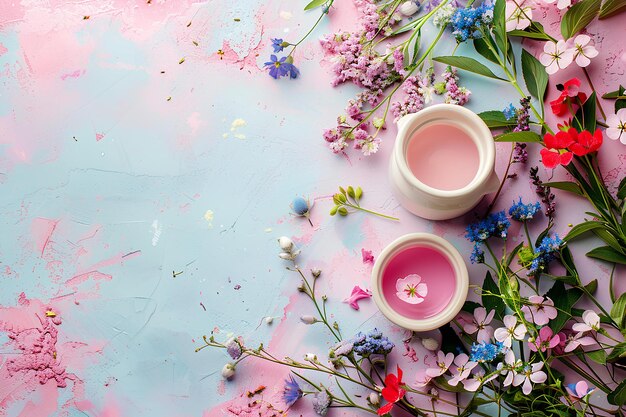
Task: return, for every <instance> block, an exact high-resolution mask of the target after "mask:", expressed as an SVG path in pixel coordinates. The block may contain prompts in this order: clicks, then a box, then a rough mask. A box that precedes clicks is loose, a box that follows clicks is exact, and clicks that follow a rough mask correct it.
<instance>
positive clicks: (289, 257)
mask: <svg viewBox="0 0 626 417" xmlns="http://www.w3.org/2000/svg"><path fill="white" fill-rule="evenodd" d="M278 257H279V258H280V259H284V260H286V261H292V260H293V254H291V253H287V252H281V253H279V254H278Z"/></svg>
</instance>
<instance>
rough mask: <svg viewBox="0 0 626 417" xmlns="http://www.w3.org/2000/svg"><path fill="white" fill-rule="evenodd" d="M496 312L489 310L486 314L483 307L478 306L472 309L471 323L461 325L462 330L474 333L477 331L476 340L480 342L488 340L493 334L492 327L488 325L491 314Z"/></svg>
mask: <svg viewBox="0 0 626 417" xmlns="http://www.w3.org/2000/svg"><path fill="white" fill-rule="evenodd" d="M494 314H496V311H495V310H491V311H490V312H489V314H487V309H486V308H485V307H478V308H476V309H475V310H474V317H473V320H472V322H471V323H466V324H465V325H464V326H463V331H464V332H465V333H467V334H474V333H476V332H478V335H477V336H476V340H477V341H478V342H479V343H480V342H485V341H489V339H491V337H492V336H493V327H491V326H489V323H491V320H493V316H494Z"/></svg>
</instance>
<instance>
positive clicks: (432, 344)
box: [422, 337, 439, 351]
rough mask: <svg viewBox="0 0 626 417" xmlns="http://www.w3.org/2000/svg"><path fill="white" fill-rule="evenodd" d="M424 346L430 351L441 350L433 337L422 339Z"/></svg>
mask: <svg viewBox="0 0 626 417" xmlns="http://www.w3.org/2000/svg"><path fill="white" fill-rule="evenodd" d="M422 346H424V348H426V349H428V350H430V351H435V350H437V349H439V343H438V342H437V341H436V340H435V339H433V338H432V337H427V338H425V339H422Z"/></svg>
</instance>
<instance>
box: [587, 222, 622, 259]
mask: <svg viewBox="0 0 626 417" xmlns="http://www.w3.org/2000/svg"><path fill="white" fill-rule="evenodd" d="M593 233H594V234H595V235H596V236H598V237H599V238H600V239H602V240H603V241H604V243H606V244H607V245H609V246H610V247H612V248H613V249H615V250H616V251H617V252H618V253H622V250H623V248H622V245H621V244H620V243H619V242H618V240H617V238H616V237H615V236H614V235H613V234H612V233H611V232H609V229H607V228H602V229H594V230H593Z"/></svg>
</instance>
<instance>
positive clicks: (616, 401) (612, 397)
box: [606, 379, 626, 407]
mask: <svg viewBox="0 0 626 417" xmlns="http://www.w3.org/2000/svg"><path fill="white" fill-rule="evenodd" d="M606 399H607V401H608V402H609V404H613V405H617V406H619V407H621V406H623V405H624V404H626V379H625V380H623V381H622V382H621V383H620V384H619V385H618V386H617V388H615V389H614V390H613V391H612V392H610V393H609V395H607V397H606Z"/></svg>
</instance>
